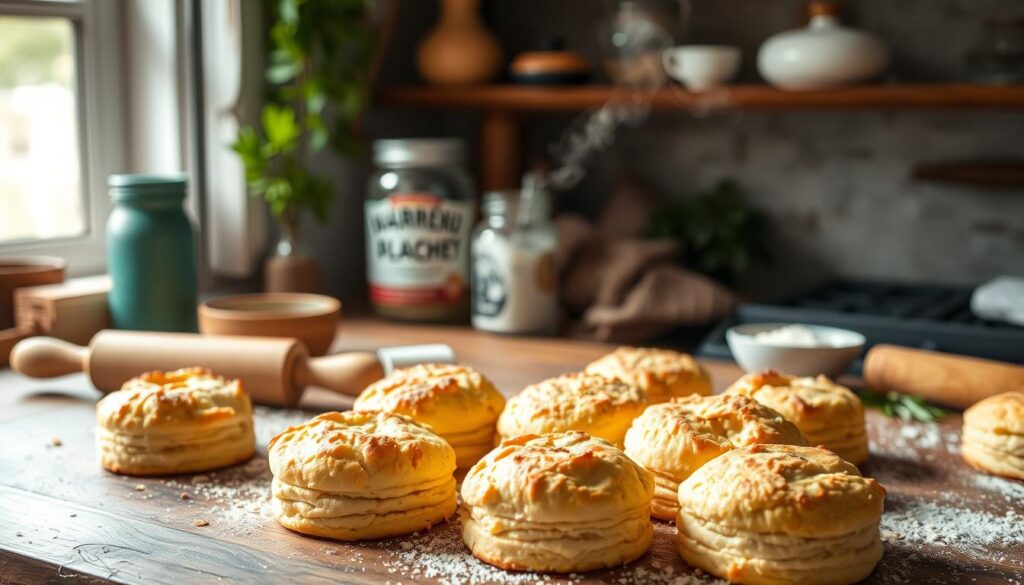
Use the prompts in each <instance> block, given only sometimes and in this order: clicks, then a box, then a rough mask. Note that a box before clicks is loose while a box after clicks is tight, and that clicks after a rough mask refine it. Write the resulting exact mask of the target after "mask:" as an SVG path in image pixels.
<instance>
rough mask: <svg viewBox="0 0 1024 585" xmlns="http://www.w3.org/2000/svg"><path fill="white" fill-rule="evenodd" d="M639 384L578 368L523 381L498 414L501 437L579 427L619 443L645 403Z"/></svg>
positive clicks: (576, 429)
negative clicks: (528, 382)
mask: <svg viewBox="0 0 1024 585" xmlns="http://www.w3.org/2000/svg"><path fill="white" fill-rule="evenodd" d="M647 404H648V402H647V397H646V395H645V394H644V392H643V391H642V390H640V389H639V388H637V387H636V386H633V385H631V384H628V383H626V382H623V381H621V380H619V379H616V378H605V377H604V376H598V375H596V374H588V373H584V372H577V373H574V374H566V375H564V376H558V377H556V378H551V379H548V380H544V381H543V382H539V383H537V384H533V385H531V386H527V387H526V388H525V389H524V390H523V391H522V392H521V393H519V394H518V395H516V396H513V397H512V398H511V399H509V401H508V404H507V405H506V406H505V410H504V412H502V413H501V416H500V417H499V418H498V434H499V435H500V437H501V438H502V439H510V438H513V437H518V436H520V435H527V434H532V435H543V434H545V433H557V432H561V431H583V432H585V433H588V434H590V435H591V436H594V437H598V438H601V439H604V440H606V441H609V442H611V443H613V444H615V445H617V446H619V447H621V446H622V440H623V438H625V436H626V429H628V428H629V425H630V423H632V422H633V419H634V418H636V417H637V416H639V415H640V413H641V412H643V410H644V408H646V407H647Z"/></svg>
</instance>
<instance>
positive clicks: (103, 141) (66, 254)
mask: <svg viewBox="0 0 1024 585" xmlns="http://www.w3.org/2000/svg"><path fill="white" fill-rule="evenodd" d="M119 7H120V3H119V2H112V1H109V0H78V1H77V2H62V1H51V0H0V15H3V16H29V17H57V18H67V19H69V20H70V21H71V24H72V28H73V30H74V31H75V39H74V47H75V67H76V71H75V85H76V91H77V96H76V98H77V99H76V108H77V114H78V116H77V117H78V144H79V155H80V160H79V164H80V165H81V169H80V174H81V177H82V195H83V211H84V214H85V217H84V220H85V222H84V223H85V231H84V232H83V233H81V234H78V235H74V236H67V237H61V238H51V239H45V240H19V241H12V242H0V256H26V255H49V256H60V257H61V258H64V259H65V260H66V261H67V265H68V273H69V274H70V275H82V274H97V273H100V272H103V271H104V269H105V267H106V245H105V235H106V229H105V227H106V221H107V216H108V215H109V214H110V209H111V205H110V199H109V197H108V196H107V185H106V180H107V176H108V175H110V174H112V173H116V172H119V171H121V170H123V169H125V168H126V167H127V165H126V163H127V156H126V154H127V147H126V143H127V135H126V132H125V125H124V119H123V118H124V116H123V112H124V111H125V109H124V105H125V102H126V99H125V95H124V94H125V90H124V88H125V85H124V83H125V82H124V76H123V75H122V71H123V69H122V54H123V52H122V47H123V30H122V26H121V15H120V10H119Z"/></svg>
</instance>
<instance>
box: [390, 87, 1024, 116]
mask: <svg viewBox="0 0 1024 585" xmlns="http://www.w3.org/2000/svg"><path fill="white" fill-rule="evenodd" d="M630 97H631V94H630V92H629V91H628V90H624V89H622V88H617V87H614V86H604V85H583V86H570V87H533V86H522V85H481V86H471V87H460V88H439V87H428V86H398V87H391V88H385V89H382V90H380V91H379V92H378V93H377V96H376V102H377V103H378V104H382V105H389V106H403V107H413V108H456V109H471V110H492V111H493V110H500V111H508V112H531V111H536V112H543V111H580V110H586V109H589V108H594V107H598V106H601V105H603V104H605V103H607V102H609V101H611V100H614V99H621V100H628V99H630ZM651 104H652V106H653V107H654V109H656V110H660V111H694V110H696V111H700V110H712V111H713V110H716V109H723V110H728V109H754V110H757V109H765V110H774V109H834V110H854V109H890V108H892V109H939V108H959V109H968V108H973V109H982V110H984V109H1004V110H1008V109H1024V85H1016V86H986V85H968V84H931V85H865V86H857V87H845V88H839V89H827V90H812V91H783V90H779V89H775V88H772V87H768V86H766V85H734V86H729V87H726V88H722V89H720V90H713V91H709V92H705V93H699V94H698V93H692V92H688V91H686V90H684V89H682V88H681V87H680V86H671V87H665V88H662V89H659V90H657V91H655V92H654V94H653V96H652V98H651Z"/></svg>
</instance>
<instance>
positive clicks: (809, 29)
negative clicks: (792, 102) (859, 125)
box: [757, 2, 889, 89]
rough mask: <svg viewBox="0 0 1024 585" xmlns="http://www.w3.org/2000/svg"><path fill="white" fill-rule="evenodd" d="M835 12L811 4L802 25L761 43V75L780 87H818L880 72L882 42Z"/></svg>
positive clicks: (885, 61)
mask: <svg viewBox="0 0 1024 585" xmlns="http://www.w3.org/2000/svg"><path fill="white" fill-rule="evenodd" d="M836 12H837V7H836V5H834V4H830V3H824V2H822V3H817V2H815V3H812V5H811V21H810V23H809V24H808V25H807V26H806V27H804V28H800V29H796V30H791V31H786V32H783V33H779V34H777V35H775V36H773V37H771V38H769V39H768V40H767V41H765V42H764V44H762V45H761V49H760V51H758V55H757V69H758V71H759V72H760V74H761V77H763V78H764V79H765V80H767V81H768V83H771V84H772V85H774V86H776V87H779V88H782V89H821V88H827V87H835V86H838V85H845V84H850V83H856V82H859V81H865V80H868V79H871V78H873V77H876V76H878V75H879V74H881V73H882V72H883V71H885V69H886V67H888V65H889V50H888V48H887V47H886V46H885V43H883V42H882V41H881V39H879V38H878V37H876V36H874V35H872V34H869V33H866V32H863V31H859V30H855V29H851V28H846V27H844V26H842V24H840V22H839V19H838V18H837V16H836Z"/></svg>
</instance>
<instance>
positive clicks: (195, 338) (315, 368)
mask: <svg viewBox="0 0 1024 585" xmlns="http://www.w3.org/2000/svg"><path fill="white" fill-rule="evenodd" d="M416 347H417V348H418V350H419V351H415V350H414V351H412V352H410V351H409V349H410V348H408V347H405V348H403V347H397V348H385V349H384V350H381V352H380V353H379V354H374V353H370V352H349V353H340V354H334V355H327V356H324V357H317V358H312V357H310V356H309V352H308V351H307V350H306V347H305V346H304V345H303V344H302V343H301V342H300V341H298V340H297V339H292V338H283V337H281V338H279V337H248V336H246V337H242V336H228V335H194V334H189V333H148V332H140V331H113V330H105V331H100V332H99V333H97V334H96V336H95V337H93V339H92V342H91V343H90V344H89V346H88V347H82V346H78V345H74V344H71V343H68V342H66V341H61V340H59V339H54V338H51V337H32V338H29V339H26V340H24V341H21V342H19V343H18V344H17V345H16V346H14V349H13V350H12V351H11V366H12V367H13V368H14V369H15V370H16V371H17V372H19V373H21V374H23V375H26V376H30V377H33V378H52V377H55V376H62V375H64V374H71V373H74V372H85V373H86V374H88V375H89V379H90V380H91V381H92V384H93V386H95V387H96V389H97V390H100V391H101V392H104V393H106V392H113V391H114V390H117V389H119V388H121V385H122V384H123V383H124V382H125V381H126V380H128V379H129V378H132V377H135V376H138V375H139V374H141V373H143V372H148V371H151V370H175V369H178V368H184V367H190V366H202V367H205V368H209V369H211V370H213V371H214V372H216V373H217V374H220V375H222V376H225V377H228V378H239V379H241V380H242V383H243V384H244V385H245V388H246V390H247V391H248V392H249V395H250V396H252V399H253V401H254V402H258V403H260V404H267V405H271V406H293V405H295V404H296V403H297V402H298V401H299V398H300V397H301V396H302V392H303V390H305V388H306V387H307V386H320V387H323V388H326V389H328V390H333V391H335V392H339V393H342V394H349V395H352V396H356V395H358V394H359V393H360V392H361V391H362V390H363V388H365V387H366V386H367V385H369V384H370V383H372V382H375V381H377V380H379V379H380V378H381V377H383V376H384V374H385V365H387V366H388V367H390V365H391V364H390V361H391V359H390V358H391V357H392V354H399V355H400V356H401V357H400V358H399V361H402V362H405V363H414V362H417V361H452V360H453V359H454V354H453V353H452V351H451V348H449V347H448V346H445V345H433V346H431V345H428V346H416ZM410 353H411V355H410ZM382 358H383V361H384V362H385V365H382V364H381V361H382Z"/></svg>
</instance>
